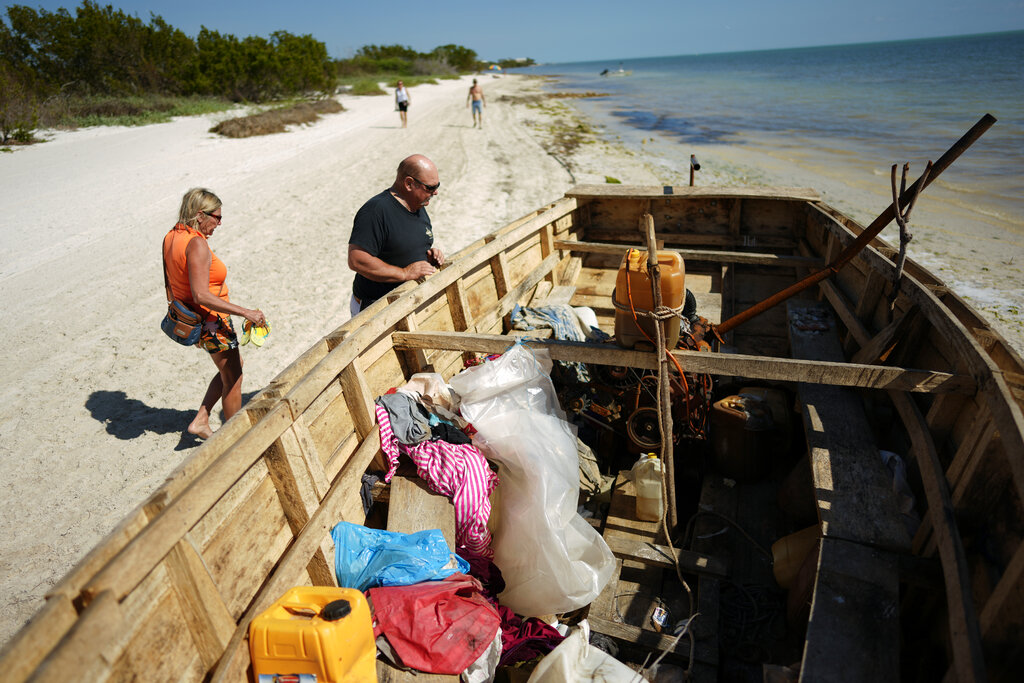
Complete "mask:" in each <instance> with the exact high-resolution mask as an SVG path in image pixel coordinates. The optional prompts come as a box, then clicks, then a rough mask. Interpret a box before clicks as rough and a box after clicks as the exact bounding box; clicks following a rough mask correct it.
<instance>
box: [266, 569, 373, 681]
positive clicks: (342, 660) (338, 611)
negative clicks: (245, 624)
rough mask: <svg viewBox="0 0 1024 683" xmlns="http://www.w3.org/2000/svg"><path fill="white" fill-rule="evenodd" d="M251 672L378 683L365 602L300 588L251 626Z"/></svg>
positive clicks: (333, 591)
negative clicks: (305, 675) (306, 675)
mask: <svg viewBox="0 0 1024 683" xmlns="http://www.w3.org/2000/svg"><path fill="white" fill-rule="evenodd" d="M249 653H250V654H251V655H252V671H253V674H254V675H255V677H256V680H259V677H260V676H261V675H271V674H314V675H316V680H317V682H318V683H322V682H326V683H342V682H343V681H344V682H346V683H377V665H376V658H377V646H376V644H375V642H374V637H373V623H372V621H371V618H370V606H369V604H368V603H367V602H366V597H365V596H364V595H363V594H362V593H361V592H360V591H358V590H355V589H354V588H333V587H328V586H299V587H297V588H292V589H291V590H289V591H288V592H287V593H285V594H284V595H283V596H282V597H281V599H279V600H278V601H277V602H275V603H274V604H273V605H271V606H270V607H269V608H268V609H267V610H266V611H264V612H263V613H262V614H260V615H259V616H258V617H256V618H255V619H253V620H252V623H251V624H250V625H249Z"/></svg>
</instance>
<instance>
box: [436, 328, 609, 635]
mask: <svg viewBox="0 0 1024 683" xmlns="http://www.w3.org/2000/svg"><path fill="white" fill-rule="evenodd" d="M550 369H551V359H550V356H549V354H548V353H547V351H546V350H531V349H528V348H526V347H524V346H522V345H521V344H516V345H515V346H513V347H512V348H511V349H509V350H508V351H507V352H505V353H504V354H503V355H502V356H501V358H498V359H496V360H493V361H488V362H487V363H484V364H483V365H478V366H476V367H473V368H470V369H469V370H467V371H465V372H463V373H461V374H459V375H457V376H455V377H453V378H452V380H451V386H452V388H453V389H455V391H456V392H458V394H459V395H460V396H461V397H462V415H463V417H465V418H466V419H467V420H469V421H470V422H471V423H472V424H473V427H474V428H476V430H477V434H476V435H474V437H473V442H474V443H475V444H476V445H477V447H479V448H480V449H481V450H482V451H483V453H484V455H486V456H487V458H489V459H490V460H492V461H493V462H495V463H497V464H498V468H499V469H498V476H499V478H500V479H501V484H500V485H499V487H498V490H497V493H498V494H499V495H498V496H497V497H496V501H495V508H496V512H497V514H495V515H492V523H493V526H492V529H491V531H492V533H493V539H494V540H493V541H492V544H491V546H492V548H493V550H494V563H495V564H496V565H497V566H498V568H499V569H500V570H501V574H502V577H503V578H504V580H505V590H504V591H503V592H502V593H501V595H500V596H498V597H499V600H500V601H501V604H502V605H505V606H507V607H508V608H510V609H511V610H512V611H513V612H515V613H516V614H520V615H522V616H525V617H533V616H542V615H547V614H557V613H562V612H569V611H572V610H574V609H578V608H580V607H583V606H585V605H588V604H590V603H591V602H593V600H594V599H595V598H596V597H597V596H598V595H599V594H600V593H601V590H602V589H603V588H604V586H605V585H606V584H607V583H608V581H609V580H610V579H611V575H612V571H613V570H614V565H615V559H614V557H613V556H612V553H611V550H609V549H608V544H606V543H605V542H604V539H603V538H601V536H600V534H598V533H597V531H595V530H594V528H593V527H592V526H590V524H588V523H587V522H586V521H585V520H584V519H583V518H582V517H580V516H579V514H577V512H576V504H577V501H578V498H579V456H578V453H577V450H576V434H575V431H574V428H573V426H572V425H571V424H570V423H568V422H567V421H566V420H565V419H564V417H565V414H564V413H563V412H562V409H561V408H560V407H559V406H558V398H557V395H556V394H555V388H554V386H553V385H552V383H551V378H550V377H549V376H548V372H549V371H550Z"/></svg>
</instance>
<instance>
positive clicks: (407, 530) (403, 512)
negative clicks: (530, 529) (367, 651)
mask: <svg viewBox="0 0 1024 683" xmlns="http://www.w3.org/2000/svg"><path fill="white" fill-rule="evenodd" d="M427 529H440V530H441V533H442V534H443V535H444V538H445V540H446V541H448V547H449V548H452V549H454V548H455V508H454V507H453V506H452V504H451V501H449V500H448V499H447V498H445V497H444V496H442V495H440V494H438V493H434V492H433V491H431V490H430V489H429V488H427V485H426V483H425V482H424V481H422V480H421V479H415V478H412V477H401V476H398V477H394V478H392V480H391V498H390V500H389V501H388V531H398V532H401V533H403V534H414V533H417V532H419V531H426V530H427ZM377 674H378V678H379V679H380V680H381V681H393V682H394V683H413V682H418V681H423V680H426V681H432V682H433V681H436V682H437V683H442V682H444V681H452V682H453V681H458V680H459V677H458V676H440V675H437V674H424V673H421V672H416V673H410V672H406V671H400V670H398V669H395V668H394V667H392V666H390V665H389V664H386V663H384V662H378V664H377ZM424 676H425V678H424Z"/></svg>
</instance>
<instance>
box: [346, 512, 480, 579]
mask: <svg viewBox="0 0 1024 683" xmlns="http://www.w3.org/2000/svg"><path fill="white" fill-rule="evenodd" d="M331 538H332V539H334V574H335V576H336V577H337V579H338V585H339V586H341V587H342V588H355V589H357V590H361V591H365V590H367V589H368V588H376V587H378V586H411V585H412V584H414V583H420V582H422V581H435V580H436V581H440V580H441V579H444V578H446V577H448V576H451V575H452V574H455V573H456V572H458V573H462V574H468V573H469V563H468V562H466V561H465V560H463V559H462V558H461V557H459V556H458V555H456V554H455V553H453V552H452V551H451V549H450V548H449V547H448V542H447V541H445V540H444V536H443V535H442V534H441V530H440V529H428V530H426V531H420V532H417V533H415V534H402V533H398V532H395V531H384V530H382V529H368V528H366V527H364V526H359V525H358V524H351V523H349V522H338V524H337V525H336V526H335V527H334V528H333V529H331Z"/></svg>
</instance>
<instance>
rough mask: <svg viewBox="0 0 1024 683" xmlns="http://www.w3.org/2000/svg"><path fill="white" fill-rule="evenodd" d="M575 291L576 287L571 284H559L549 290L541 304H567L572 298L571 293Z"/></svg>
mask: <svg viewBox="0 0 1024 683" xmlns="http://www.w3.org/2000/svg"><path fill="white" fill-rule="evenodd" d="M575 293H576V288H575V287H573V286H564V285H560V286H558V287H555V288H554V289H552V290H551V293H550V294H548V296H547V298H545V299H544V302H543V303H542V304H541V305H542V306H558V305H560V304H568V303H569V301H570V300H572V295H573V294H575Z"/></svg>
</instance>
